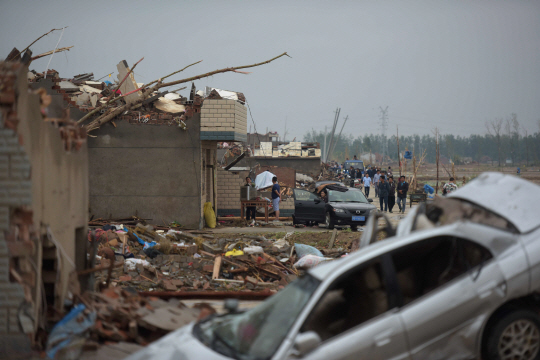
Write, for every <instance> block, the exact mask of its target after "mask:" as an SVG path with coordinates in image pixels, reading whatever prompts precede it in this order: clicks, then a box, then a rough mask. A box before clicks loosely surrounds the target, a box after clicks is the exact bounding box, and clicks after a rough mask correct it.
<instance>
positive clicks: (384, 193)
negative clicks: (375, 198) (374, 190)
mask: <svg viewBox="0 0 540 360" xmlns="http://www.w3.org/2000/svg"><path fill="white" fill-rule="evenodd" d="M377 187H378V188H379V203H380V205H381V211H383V204H384V212H387V211H388V194H389V193H390V187H389V186H388V183H387V182H386V179H385V176H384V175H382V176H381V178H380V180H379V185H378V186H377Z"/></svg>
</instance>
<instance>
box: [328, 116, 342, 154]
mask: <svg viewBox="0 0 540 360" xmlns="http://www.w3.org/2000/svg"><path fill="white" fill-rule="evenodd" d="M340 112H341V109H340V108H337V109H336V116H335V117H334V125H333V126H332V135H331V136H330V143H329V144H328V149H327V150H326V157H325V162H328V156H329V155H330V154H329V153H330V149H332V146H334V135H335V133H336V126H337V123H338V121H339V113H340Z"/></svg>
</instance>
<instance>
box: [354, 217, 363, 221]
mask: <svg viewBox="0 0 540 360" xmlns="http://www.w3.org/2000/svg"><path fill="white" fill-rule="evenodd" d="M352 221H366V217H365V216H353V217H352Z"/></svg>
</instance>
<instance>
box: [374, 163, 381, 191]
mask: <svg viewBox="0 0 540 360" xmlns="http://www.w3.org/2000/svg"><path fill="white" fill-rule="evenodd" d="M380 180H381V171H380V170H377V172H376V173H375V175H374V176H373V184H374V185H375V197H377V196H379V181H380Z"/></svg>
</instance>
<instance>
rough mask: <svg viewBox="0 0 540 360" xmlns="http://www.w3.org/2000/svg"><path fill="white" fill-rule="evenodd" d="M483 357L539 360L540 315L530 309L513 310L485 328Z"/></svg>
mask: <svg viewBox="0 0 540 360" xmlns="http://www.w3.org/2000/svg"><path fill="white" fill-rule="evenodd" d="M486 335H487V336H486V338H485V347H484V358H485V359H493V360H506V359H523V360H540V316H539V315H538V314H537V313H535V312H533V311H530V310H514V311H512V312H510V313H507V314H505V315H503V316H502V317H500V318H499V319H497V320H495V321H494V322H493V323H492V325H491V326H490V327H489V328H488V329H487V334H486Z"/></svg>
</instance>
